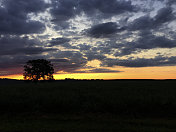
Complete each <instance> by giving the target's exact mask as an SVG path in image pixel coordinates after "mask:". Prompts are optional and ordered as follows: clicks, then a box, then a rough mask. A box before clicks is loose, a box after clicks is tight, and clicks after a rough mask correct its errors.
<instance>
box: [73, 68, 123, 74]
mask: <svg viewBox="0 0 176 132" xmlns="http://www.w3.org/2000/svg"><path fill="white" fill-rule="evenodd" d="M118 72H122V71H118V70H110V69H103V68H96V69H92V70H84V71H73V72H72V73H118Z"/></svg>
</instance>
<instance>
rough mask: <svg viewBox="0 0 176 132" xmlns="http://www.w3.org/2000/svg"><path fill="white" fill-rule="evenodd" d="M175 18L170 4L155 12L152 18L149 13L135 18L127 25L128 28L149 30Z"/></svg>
mask: <svg viewBox="0 0 176 132" xmlns="http://www.w3.org/2000/svg"><path fill="white" fill-rule="evenodd" d="M174 19H175V14H174V13H173V10H172V8H171V7H170V6H167V7H164V8H162V9H160V10H159V11H158V12H157V15H156V16H155V17H154V18H151V17H150V16H149V15H145V16H142V17H139V18H137V19H135V20H134V21H133V22H131V23H130V24H129V26H128V29H129V30H146V29H148V30H150V29H155V28H158V27H159V26H162V24H164V23H166V22H170V21H171V20H174Z"/></svg>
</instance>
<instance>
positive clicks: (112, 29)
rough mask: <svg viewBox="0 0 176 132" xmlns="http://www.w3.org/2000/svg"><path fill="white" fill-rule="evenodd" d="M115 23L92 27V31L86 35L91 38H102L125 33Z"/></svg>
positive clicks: (87, 31)
mask: <svg viewBox="0 0 176 132" xmlns="http://www.w3.org/2000/svg"><path fill="white" fill-rule="evenodd" d="M123 30H124V29H123V28H120V27H119V26H118V25H117V23H115V22H107V23H102V24H98V25H94V26H92V27H91V28H90V29H87V30H86V34H87V35H88V36H91V37H95V38H100V37H108V36H110V35H112V34H115V33H117V32H120V31H123Z"/></svg>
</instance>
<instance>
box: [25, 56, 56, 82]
mask: <svg viewBox="0 0 176 132" xmlns="http://www.w3.org/2000/svg"><path fill="white" fill-rule="evenodd" d="M53 73H54V68H53V65H52V64H51V62H50V61H47V60H45V59H37V60H29V61H28V62H26V65H24V74H23V76H24V79H25V80H33V81H38V80H40V79H43V80H53V79H54V78H53Z"/></svg>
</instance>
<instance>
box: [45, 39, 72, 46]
mask: <svg viewBox="0 0 176 132" xmlns="http://www.w3.org/2000/svg"><path fill="white" fill-rule="evenodd" d="M70 41H71V40H70V39H69V38H52V40H50V41H49V43H50V44H49V45H48V46H49V47H52V46H57V45H62V44H65V43H67V42H70Z"/></svg>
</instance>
